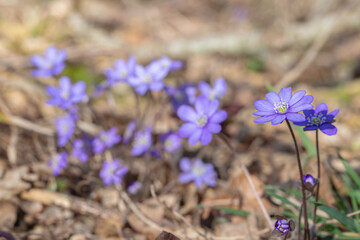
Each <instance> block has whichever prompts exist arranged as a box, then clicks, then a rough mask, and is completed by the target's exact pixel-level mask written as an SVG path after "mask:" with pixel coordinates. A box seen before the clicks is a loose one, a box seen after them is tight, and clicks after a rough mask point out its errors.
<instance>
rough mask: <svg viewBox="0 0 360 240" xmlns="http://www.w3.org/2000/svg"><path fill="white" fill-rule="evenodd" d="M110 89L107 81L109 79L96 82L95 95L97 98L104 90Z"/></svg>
mask: <svg viewBox="0 0 360 240" xmlns="http://www.w3.org/2000/svg"><path fill="white" fill-rule="evenodd" d="M107 89H109V85H108V83H107V81H102V82H100V83H96V84H95V91H94V93H93V96H94V97H95V98H98V97H100V95H101V94H103V92H105V90H107Z"/></svg>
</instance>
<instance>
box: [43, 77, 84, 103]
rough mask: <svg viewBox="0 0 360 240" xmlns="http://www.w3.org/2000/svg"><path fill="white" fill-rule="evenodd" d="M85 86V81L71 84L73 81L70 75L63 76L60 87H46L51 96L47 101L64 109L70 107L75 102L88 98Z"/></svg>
mask: <svg viewBox="0 0 360 240" xmlns="http://www.w3.org/2000/svg"><path fill="white" fill-rule="evenodd" d="M85 88H86V85H85V83H84V82H83V81H80V82H77V83H75V84H74V85H73V86H71V81H70V79H69V78H68V77H61V78H60V88H57V87H54V86H47V87H46V92H47V94H48V95H49V96H50V97H51V98H50V99H49V100H48V101H47V102H46V103H47V104H49V105H51V106H59V107H60V108H62V109H68V108H70V107H71V106H72V105H73V104H74V103H78V102H81V101H84V100H86V99H87V95H86V93H85Z"/></svg>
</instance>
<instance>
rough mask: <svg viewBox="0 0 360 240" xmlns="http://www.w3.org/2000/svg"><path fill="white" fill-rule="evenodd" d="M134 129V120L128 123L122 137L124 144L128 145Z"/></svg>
mask: <svg viewBox="0 0 360 240" xmlns="http://www.w3.org/2000/svg"><path fill="white" fill-rule="evenodd" d="M135 129H136V121H135V120H134V121H131V122H129V124H128V125H127V128H126V130H125V132H124V136H123V143H124V144H128V143H129V142H130V139H131V138H132V136H133V135H134V132H135Z"/></svg>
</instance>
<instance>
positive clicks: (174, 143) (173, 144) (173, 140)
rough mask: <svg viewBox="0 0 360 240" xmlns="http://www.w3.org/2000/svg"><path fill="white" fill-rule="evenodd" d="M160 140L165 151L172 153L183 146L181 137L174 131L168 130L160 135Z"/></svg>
mask: <svg viewBox="0 0 360 240" xmlns="http://www.w3.org/2000/svg"><path fill="white" fill-rule="evenodd" d="M160 141H161V143H162V144H163V146H164V149H165V151H167V152H169V153H172V152H175V151H176V150H178V149H179V148H180V147H181V137H180V136H179V135H178V134H176V133H173V132H168V133H166V134H163V135H161V136H160Z"/></svg>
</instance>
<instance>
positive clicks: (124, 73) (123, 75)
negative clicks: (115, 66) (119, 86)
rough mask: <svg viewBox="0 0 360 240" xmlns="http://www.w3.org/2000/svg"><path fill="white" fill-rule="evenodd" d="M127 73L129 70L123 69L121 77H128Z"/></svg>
mask: <svg viewBox="0 0 360 240" xmlns="http://www.w3.org/2000/svg"><path fill="white" fill-rule="evenodd" d="M127 75H128V73H127V71H125V70H123V71H121V72H120V77H121V78H126V77H127Z"/></svg>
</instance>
